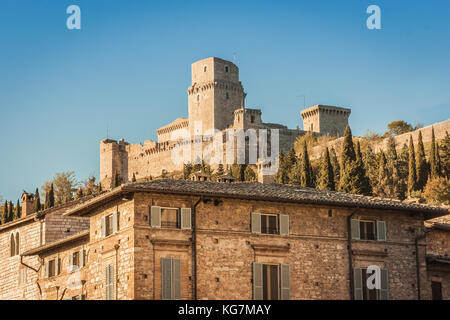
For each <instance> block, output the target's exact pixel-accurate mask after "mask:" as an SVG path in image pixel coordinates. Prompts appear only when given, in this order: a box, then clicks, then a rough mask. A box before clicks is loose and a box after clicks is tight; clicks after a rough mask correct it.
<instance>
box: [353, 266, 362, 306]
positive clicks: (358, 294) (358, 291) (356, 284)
mask: <svg viewBox="0 0 450 320" xmlns="http://www.w3.org/2000/svg"><path fill="white" fill-rule="evenodd" d="M353 293H354V299H355V300H363V280H362V270H361V268H353Z"/></svg>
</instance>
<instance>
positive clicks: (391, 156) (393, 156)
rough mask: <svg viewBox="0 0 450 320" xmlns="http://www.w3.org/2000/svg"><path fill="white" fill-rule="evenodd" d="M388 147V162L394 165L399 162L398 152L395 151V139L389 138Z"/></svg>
mask: <svg viewBox="0 0 450 320" xmlns="http://www.w3.org/2000/svg"><path fill="white" fill-rule="evenodd" d="M387 144H388V147H387V161H388V162H390V163H393V162H395V161H397V159H398V155H397V150H396V149H395V139H394V137H392V136H391V137H389V138H388V141H387Z"/></svg>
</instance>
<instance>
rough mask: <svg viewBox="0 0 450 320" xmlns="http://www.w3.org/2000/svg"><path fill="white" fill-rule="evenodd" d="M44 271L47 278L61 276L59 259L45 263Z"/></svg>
mask: <svg viewBox="0 0 450 320" xmlns="http://www.w3.org/2000/svg"><path fill="white" fill-rule="evenodd" d="M44 269H45V278H51V277H54V276H57V275H59V273H60V270H59V258H55V259H52V260H48V261H47V262H46V263H45V267H44Z"/></svg>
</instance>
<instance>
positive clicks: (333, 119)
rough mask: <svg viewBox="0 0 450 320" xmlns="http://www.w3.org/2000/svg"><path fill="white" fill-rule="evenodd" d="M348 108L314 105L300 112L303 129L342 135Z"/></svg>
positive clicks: (348, 114)
mask: <svg viewBox="0 0 450 320" xmlns="http://www.w3.org/2000/svg"><path fill="white" fill-rule="evenodd" d="M350 112H351V110H350V109H347V108H341V107H334V106H325V105H320V104H319V105H316V106H313V107H311V108H308V109H305V110H303V111H302V112H301V115H302V118H303V130H306V131H310V132H316V133H320V134H324V135H330V136H333V137H342V136H343V135H344V131H345V127H346V126H347V124H348V117H349V116H350Z"/></svg>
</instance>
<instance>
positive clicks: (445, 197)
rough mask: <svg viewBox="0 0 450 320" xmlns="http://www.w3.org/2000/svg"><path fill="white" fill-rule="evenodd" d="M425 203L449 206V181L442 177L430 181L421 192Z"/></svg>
mask: <svg viewBox="0 0 450 320" xmlns="http://www.w3.org/2000/svg"><path fill="white" fill-rule="evenodd" d="M422 195H423V197H424V198H425V200H427V203H429V204H434V205H448V204H450V181H449V179H447V178H444V177H437V178H435V179H430V180H429V181H428V183H427V185H426V186H425V188H424V191H423V194H422Z"/></svg>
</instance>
